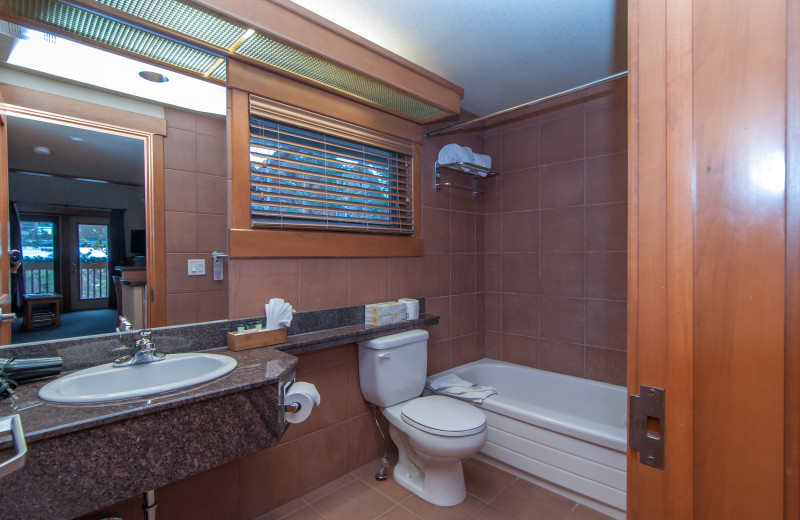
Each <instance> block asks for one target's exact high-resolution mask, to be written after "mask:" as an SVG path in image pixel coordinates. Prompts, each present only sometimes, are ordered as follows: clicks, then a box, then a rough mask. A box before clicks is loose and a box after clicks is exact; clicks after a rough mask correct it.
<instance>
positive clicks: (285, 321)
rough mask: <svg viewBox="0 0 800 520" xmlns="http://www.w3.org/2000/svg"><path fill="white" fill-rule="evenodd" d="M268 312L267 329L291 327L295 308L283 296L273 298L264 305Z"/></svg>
mask: <svg viewBox="0 0 800 520" xmlns="http://www.w3.org/2000/svg"><path fill="white" fill-rule="evenodd" d="M264 310H265V311H266V313H267V330H276V329H278V328H280V327H289V325H291V324H292V314H294V309H293V308H292V306H291V304H289V303H286V302H285V301H283V300H282V299H281V298H272V299H271V300H270V301H269V303H267V304H266V305H265V306H264Z"/></svg>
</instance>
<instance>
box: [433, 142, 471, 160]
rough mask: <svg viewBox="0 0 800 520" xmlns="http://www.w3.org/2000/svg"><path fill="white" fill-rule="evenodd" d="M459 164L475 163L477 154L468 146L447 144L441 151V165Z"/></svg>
mask: <svg viewBox="0 0 800 520" xmlns="http://www.w3.org/2000/svg"><path fill="white" fill-rule="evenodd" d="M457 162H465V163H473V164H474V163H475V154H474V153H472V149H471V148H469V147H467V146H459V145H457V144H452V143H451V144H446V145H444V146H443V147H442V149H441V150H439V164H450V163H457Z"/></svg>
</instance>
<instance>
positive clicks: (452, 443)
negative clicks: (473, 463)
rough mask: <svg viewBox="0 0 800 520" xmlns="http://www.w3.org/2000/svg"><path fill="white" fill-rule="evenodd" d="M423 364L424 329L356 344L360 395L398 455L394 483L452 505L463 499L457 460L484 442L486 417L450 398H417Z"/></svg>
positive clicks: (425, 354) (425, 352) (425, 350)
mask: <svg viewBox="0 0 800 520" xmlns="http://www.w3.org/2000/svg"><path fill="white" fill-rule="evenodd" d="M427 362H428V333H427V332H426V331H424V330H411V331H408V332H401V333H399V334H392V335H391V336H384V337H381V338H375V339H372V340H369V341H362V342H361V343H359V344H358V370H359V380H360V383H361V393H362V394H363V395H364V398H365V399H366V400H367V401H369V402H370V403H373V404H375V405H377V406H379V407H380V409H381V412H383V415H384V416H385V417H386V419H387V420H388V421H389V435H391V437H392V440H393V441H394V442H395V444H397V449H398V451H399V459H398V461H397V465H396V466H395V467H394V473H393V474H392V475H393V476H394V479H395V481H396V482H397V483H398V484H400V485H401V486H403V487H404V488H406V489H408V490H409V491H411V492H412V493H414V494H415V495H417V496H418V497H420V498H422V499H423V500H426V501H428V502H430V503H431V504H435V505H437V506H454V505H456V504H460V503H461V502H463V501H464V499H465V498H466V497H467V489H466V486H465V484H464V470H463V468H462V466H461V461H462V460H463V459H465V458H467V457H469V456H471V455H474V454H475V453H477V452H478V451H480V449H481V447H483V444H484V443H485V442H486V435H487V431H486V416H485V415H483V412H481V411H480V410H479V409H477V408H475V407H474V406H472V405H469V404H467V403H465V402H463V401H459V400H457V399H454V398H450V397H445V396H441V395H431V396H426V397H420V396H421V395H422V391H423V390H424V388H425V377H426V371H427Z"/></svg>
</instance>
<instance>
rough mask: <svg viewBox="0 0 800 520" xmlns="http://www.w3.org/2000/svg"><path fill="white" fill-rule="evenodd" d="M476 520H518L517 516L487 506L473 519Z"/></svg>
mask: <svg viewBox="0 0 800 520" xmlns="http://www.w3.org/2000/svg"><path fill="white" fill-rule="evenodd" d="M472 518H473V519H475V520H517V518H516V517H515V516H511V515H509V514H508V513H504V512H502V511H500V510H499V509H497V508H496V507H494V506H486V507H484V508H483V509H481V510H480V511H478V513H477V514H476V515H475V516H473V517H472Z"/></svg>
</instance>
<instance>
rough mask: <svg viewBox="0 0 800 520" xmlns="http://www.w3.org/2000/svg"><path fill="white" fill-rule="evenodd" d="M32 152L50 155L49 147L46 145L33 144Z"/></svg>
mask: <svg viewBox="0 0 800 520" xmlns="http://www.w3.org/2000/svg"><path fill="white" fill-rule="evenodd" d="M33 153H38V154H39V155H50V148H48V147H46V146H34V147H33Z"/></svg>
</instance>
